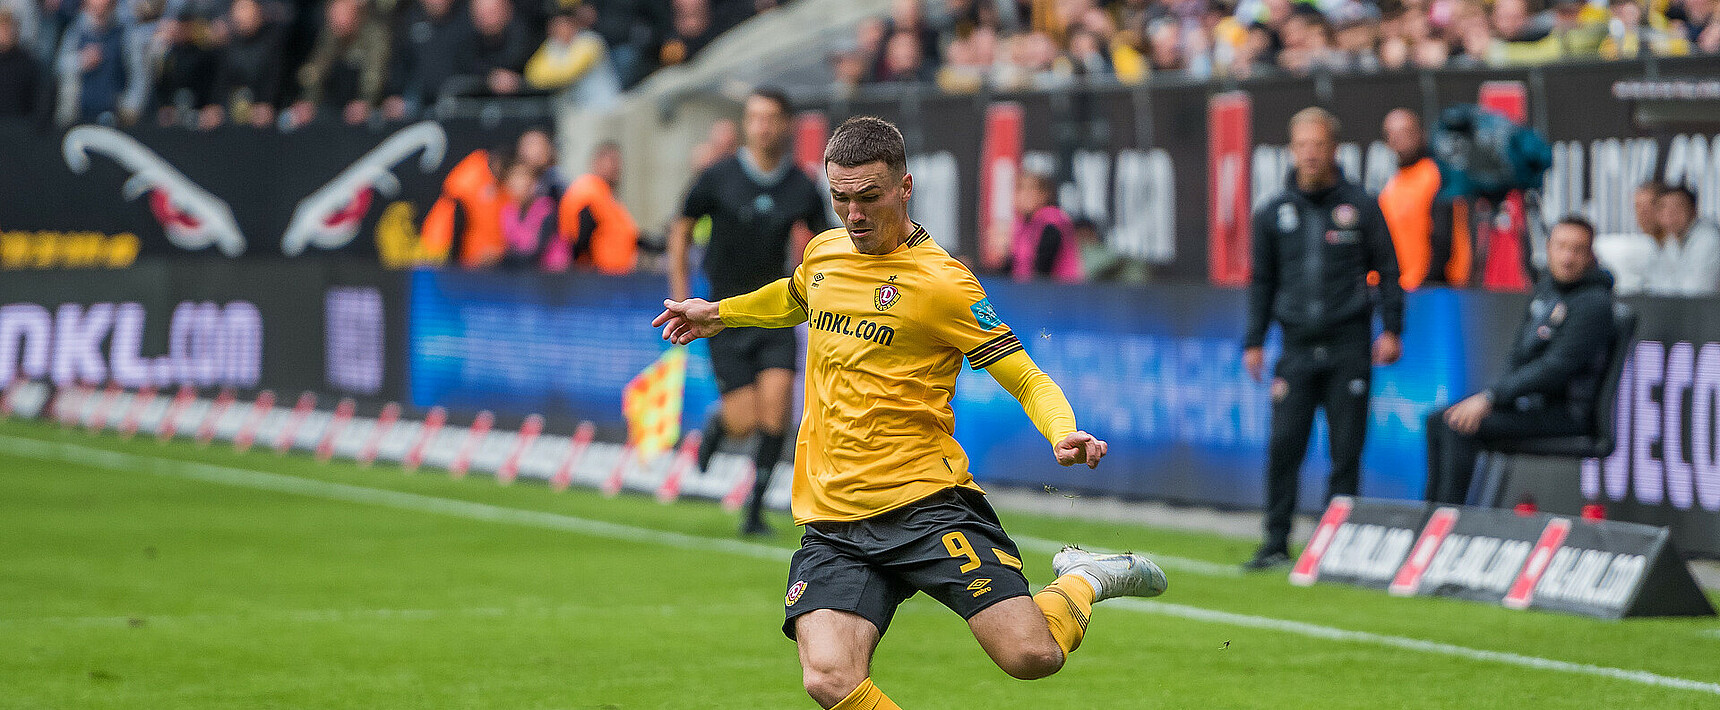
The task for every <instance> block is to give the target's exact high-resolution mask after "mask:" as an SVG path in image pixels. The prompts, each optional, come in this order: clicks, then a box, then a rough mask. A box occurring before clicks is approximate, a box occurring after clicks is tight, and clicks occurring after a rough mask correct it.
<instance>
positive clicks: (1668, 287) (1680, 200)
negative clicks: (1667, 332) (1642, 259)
mask: <svg viewBox="0 0 1720 710" xmlns="http://www.w3.org/2000/svg"><path fill="white" fill-rule="evenodd" d="M1654 210H1655V216H1656V217H1657V222H1658V224H1659V227H1660V234H1659V242H1660V243H1659V246H1658V248H1657V249H1656V250H1655V258H1654V263H1653V266H1652V267H1651V270H1650V272H1649V273H1650V276H1649V277H1648V279H1647V280H1646V281H1645V285H1646V287H1647V292H1648V293H1650V294H1654V295H1660V296H1712V295H1714V294H1716V293H1720V225H1716V224H1715V223H1714V221H1713V220H1710V219H1707V218H1704V217H1701V216H1699V215H1698V213H1697V211H1696V193H1695V192H1692V191H1691V189H1690V188H1688V187H1683V186H1673V187H1668V188H1667V189H1666V190H1665V191H1664V192H1662V193H1660V195H1659V196H1658V197H1656V198H1654Z"/></svg>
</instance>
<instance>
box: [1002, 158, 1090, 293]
mask: <svg viewBox="0 0 1720 710" xmlns="http://www.w3.org/2000/svg"><path fill="white" fill-rule="evenodd" d="M1056 189H1057V184H1056V181H1055V180H1054V179H1052V177H1051V176H1050V175H1046V174H1044V173H1038V172H1034V171H1031V170H1026V169H1023V170H1022V171H1021V173H1020V175H1019V176H1018V177H1017V178H1016V182H1015V229H1014V234H1013V237H1012V239H1011V240H1010V273H1011V274H1012V275H1014V277H1015V280H1016V281H1031V280H1034V279H1046V278H1049V279H1054V280H1057V281H1060V282H1063V283H1080V281H1081V275H1082V271H1081V245H1080V244H1078V243H1076V241H1075V224H1074V222H1073V221H1072V220H1070V219H1069V213H1067V212H1064V211H1063V208H1061V207H1058V206H1057V202H1056V200H1055V199H1054V196H1055V195H1056Z"/></svg>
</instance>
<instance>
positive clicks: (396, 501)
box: [0, 435, 792, 562]
mask: <svg viewBox="0 0 1720 710" xmlns="http://www.w3.org/2000/svg"><path fill="white" fill-rule="evenodd" d="M0 450H4V451H6V452H7V453H11V454H16V455H19V456H27V457H29V458H34V459H44V460H53V461H65V462H68V463H76V464H83V465H87V466H96V467H99V468H105V469H108V470H111V471H124V472H141V473H150V474H155V475H157V476H167V477H170V478H186V479H191V480H194V481H203V482H205V483H219V484H222V485H228V486H237V487H241V488H253V489H257V490H265V491H274V492H277V493H291V494H294V495H302V496H307V497H311V498H325V499H328V500H338V501H344V502H348V503H364V504H368V505H379V506H383V507H386V508H397V509H400V510H409V511H414V512H420V513H437V514H440V515H447V516H450V517H455V518H466V519H468V520H482V521H485V522H494V523H512V524H515V525H527V526H531V527H539V528H547V529H550V530H562V531H566V532H575V533H580V534H583V535H591V536H593V537H603V538H609V539H611V540H622V541H626V542H652V543H657V544H659V545H667V546H670V547H680V548H685V549H693V550H711V551H715V552H727V553H731V554H736V555H742V556H745V557H754V558H758V559H763V560H770V561H773V562H786V561H787V560H788V558H789V555H790V554H792V551H791V550H788V549H785V548H781V547H772V546H770V545H761V544H758V543H753V542H745V541H742V540H724V539H719V538H711V537H701V536H698V535H687V534H684V533H677V532H668V531H665V530H653V529H650V528H641V527H635V526H632V525H622V524H620V523H609V522H604V521H601V520H588V519H586V518H577V517H574V516H571V515H562V514H559V513H545V512H540V511H535V510H521V509H519V508H506V507H502V506H498V505H489V504H486V503H474V502H471V501H464V500H456V499H453V498H438V497H436V496H427V495H420V494H417V493H406V492H403V491H389V490H383V489H380V488H367V487H364V486H353V485H348V484H345V483H335V482H332V481H319V480H316V479H311V478H300V477H298V476H287V475H283V474H279V473H268V472H264V471H253V470H250V469H243V468H233V467H230V466H216V465H213V464H204V463H196V462H193V461H183V460H179V459H170V458H161V457H155V456H137V455H133V454H127V453H122V452H119V451H111V450H108V449H98V448H95V447H90V446H80V445H78V444H67V443H53V442H47V441H41V440H38V439H25V438H19V437H14V436H4V435H0Z"/></svg>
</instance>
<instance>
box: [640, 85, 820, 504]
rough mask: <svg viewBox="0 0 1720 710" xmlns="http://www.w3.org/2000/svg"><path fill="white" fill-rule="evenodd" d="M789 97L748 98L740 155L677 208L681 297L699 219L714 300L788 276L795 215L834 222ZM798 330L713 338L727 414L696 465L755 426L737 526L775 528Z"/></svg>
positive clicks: (675, 266)
mask: <svg viewBox="0 0 1720 710" xmlns="http://www.w3.org/2000/svg"><path fill="white" fill-rule="evenodd" d="M789 111H790V109H789V103H788V96H787V95H785V94H783V93H782V92H781V91H778V90H775V89H768V88H760V89H755V90H754V91H753V92H752V93H751V94H750V95H748V96H747V100H746V105H745V110H744V114H743V116H742V125H741V133H742V145H741V149H740V150H739V151H737V152H736V153H735V154H734V155H732V156H730V157H728V158H725V159H723V160H721V161H718V162H717V163H716V164H715V165H712V166H711V167H709V168H707V169H705V171H704V172H703V173H700V174H699V177H698V179H697V180H696V181H694V183H693V188H692V190H691V191H689V192H688V193H687V201H686V204H685V205H684V206H683V207H682V208H681V216H680V217H679V218H678V219H676V220H675V223H674V225H673V226H672V228H671V230H670V232H669V244H668V248H669V290H670V296H671V297H672V298H673V299H675V300H677V301H679V300H685V299H686V298H688V297H690V296H692V295H693V294H692V287H691V286H690V283H689V282H690V279H689V278H688V271H689V266H688V255H687V253H688V247H689V243H690V242H691V240H692V231H693V222H694V221H695V220H697V219H699V218H700V217H705V216H709V217H710V218H711V241H710V245H709V246H708V247H707V248H706V250H705V274H706V276H708V277H709V278H710V281H711V291H712V293H711V294H710V300H712V301H715V300H718V299H722V298H727V297H729V296H738V295H740V294H743V293H750V292H752V291H754V290H757V289H758V288H760V287H762V286H765V285H766V284H769V283H771V282H773V281H775V280H777V279H780V278H783V277H785V276H787V275H788V265H789V261H790V259H791V258H792V259H793V260H794V261H797V262H798V261H799V254H793V253H791V250H790V247H791V246H792V244H791V242H792V241H793V240H792V234H793V228H794V225H795V223H797V222H798V223H802V224H805V225H806V227H807V228H808V229H810V230H811V231H812V232H813V233H814V234H816V233H818V232H822V231H824V230H826V229H829V228H830V227H831V226H833V225H832V224H831V220H830V217H829V214H830V206H829V204H828V203H827V202H826V201H825V197H824V194H823V193H822V192H820V190H819V189H818V186H816V185H814V184H813V183H812V179H811V178H809V177H807V176H806V174H805V173H803V172H801V171H800V170H799V169H798V168H797V167H796V166H795V164H794V160H793V158H792V157H791V156H790V155H788V138H789ZM795 338H796V336H795V331H794V330H793V329H788V328H784V329H768V328H728V329H726V330H724V331H723V332H721V333H719V334H717V336H716V337H714V338H711V339H710V348H711V369H712V370H713V371H714V374H715V375H716V379H717V390H718V391H719V392H720V393H721V394H722V414H721V415H720V416H718V417H717V418H715V419H713V420H712V421H711V422H710V423H709V424H707V425H706V431H705V439H704V443H703V445H702V446H701V447H700V449H699V468H700V469H705V468H708V467H709V465H710V462H711V456H712V455H714V454H715V453H716V451H717V447H719V446H720V445H721V444H722V441H723V439H724V438H729V437H732V438H746V437H747V436H750V435H751V434H752V433H753V432H754V431H757V432H758V433H759V441H758V448H757V449H756V451H755V453H754V461H755V462H756V463H757V466H758V478H757V479H755V481H754V483H753V492H752V498H751V500H750V501H749V503H748V504H747V511H746V517H745V518H744V520H743V522H742V525H741V532H742V533H744V534H748V535H769V534H770V533H771V530H770V527H769V526H767V525H766V524H765V522H764V493H765V490H766V488H767V487H768V486H769V485H770V474H771V471H772V470H773V469H775V468H776V463H777V461H778V459H780V458H782V445H783V437H784V431H785V430H786V429H787V426H788V416H789V412H790V407H789V398H790V397H791V396H793V392H794V373H795V371H796V369H797V364H798V363H797V362H796V358H797V357H798V354H799V345H798V343H797V342H796V339H795Z"/></svg>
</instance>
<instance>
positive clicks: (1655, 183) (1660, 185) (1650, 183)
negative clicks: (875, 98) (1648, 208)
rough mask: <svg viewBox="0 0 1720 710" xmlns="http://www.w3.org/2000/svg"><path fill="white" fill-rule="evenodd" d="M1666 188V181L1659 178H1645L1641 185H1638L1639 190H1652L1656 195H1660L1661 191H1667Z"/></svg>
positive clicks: (1637, 189)
mask: <svg viewBox="0 0 1720 710" xmlns="http://www.w3.org/2000/svg"><path fill="white" fill-rule="evenodd" d="M1666 190H1667V186H1666V183H1664V182H1661V181H1659V180H1645V181H1643V183H1642V184H1641V185H1637V186H1636V191H1637V192H1652V193H1654V196H1655V197H1659V196H1660V195H1661V193H1664V192H1666Z"/></svg>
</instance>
